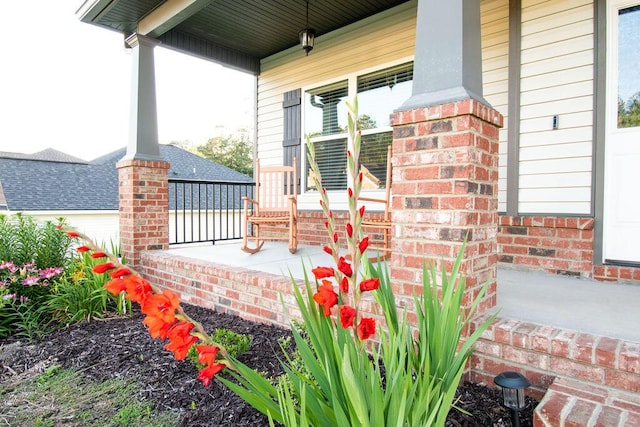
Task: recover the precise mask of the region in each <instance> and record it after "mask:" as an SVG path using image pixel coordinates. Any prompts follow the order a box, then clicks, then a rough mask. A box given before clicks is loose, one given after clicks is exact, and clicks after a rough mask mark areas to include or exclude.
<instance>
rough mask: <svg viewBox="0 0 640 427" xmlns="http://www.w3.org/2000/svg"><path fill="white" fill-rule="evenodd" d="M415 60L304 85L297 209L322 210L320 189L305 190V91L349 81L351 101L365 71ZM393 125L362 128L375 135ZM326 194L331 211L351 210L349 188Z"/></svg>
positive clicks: (372, 208) (372, 207)
mask: <svg viewBox="0 0 640 427" xmlns="http://www.w3.org/2000/svg"><path fill="white" fill-rule="evenodd" d="M413 60H414V57H413V56H408V57H404V58H401V59H398V60H395V61H392V62H388V63H385V64H379V65H376V66H372V67H368V68H363V69H361V70H358V71H356V72H353V73H349V74H343V75H341V76H336V77H334V78H332V79H326V80H322V81H318V82H314V83H313V84H309V85H306V86H303V87H302V88H301V89H302V92H301V95H302V98H303V99H302V102H301V104H302V105H301V107H302V108H301V110H302V111H301V120H302V126H301V132H302V134H301V135H300V138H301V139H300V140H301V141H302V143H301V150H300V152H301V153H302V154H301V156H302V159H303V161H302V162H301V163H300V188H301V191H300V195H299V196H298V209H299V210H321V208H320V195H319V194H318V191H315V190H313V191H306V190H305V188H307V173H306V168H305V165H306V160H307V139H306V137H305V134H304V132H305V129H304V123H305V122H306V120H305V114H306V111H305V110H306V102H305V100H304V96H305V93H306V92H307V91H308V90H312V89H315V88H318V87H322V86H326V85H329V84H332V83H336V82H339V81H341V80H347V85H348V94H349V95H348V96H349V99H350V100H352V99H353V98H354V96H355V95H356V94H357V90H358V76H362V75H365V74H369V73H373V72H375V71H379V70H384V69H385V68H391V67H394V66H396V65H401V64H405V63H407V62H412V61H413ZM392 130H393V128H392V127H391V126H387V127H382V128H377V129H375V131H373V130H369V129H368V130H366V131H363V132H362V134H363V135H367V134H373V133H380V132H388V131H392ZM343 137H346V134H334V135H330V136H327V137H326V138H327V139H335V138H343ZM327 194H328V196H329V204H330V208H331V210H334V211H345V210H348V209H349V203H348V200H347V191H346V190H331V191H327ZM363 194H366V195H367V197H373V198H383V197H385V189H384V188H382V189H379V190H366V191H363ZM364 205H365V206H366V209H367V211H369V212H382V211H383V210H384V207H383V206H380V204H379V203H371V204H366V203H364Z"/></svg>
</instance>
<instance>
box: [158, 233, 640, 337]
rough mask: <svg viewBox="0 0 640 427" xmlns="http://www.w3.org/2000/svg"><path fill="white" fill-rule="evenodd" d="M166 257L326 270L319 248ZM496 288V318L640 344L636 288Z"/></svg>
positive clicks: (579, 284) (503, 272) (224, 246)
mask: <svg viewBox="0 0 640 427" xmlns="http://www.w3.org/2000/svg"><path fill="white" fill-rule="evenodd" d="M169 252H170V253H174V254H176V255H180V256H184V257H188V258H193V259H199V260H209V261H214V262H216V263H220V264H224V265H229V266H238V267H244V268H248V269H252V270H256V271H261V272H267V273H272V274H282V275H286V276H288V275H289V272H290V273H291V274H292V275H293V277H294V278H298V279H300V278H303V277H304V273H303V264H304V265H305V266H307V271H309V272H310V270H311V268H313V267H315V266H318V265H322V266H331V265H332V259H331V257H329V255H327V254H326V253H324V252H323V251H322V248H321V247H319V246H303V245H300V246H299V247H298V252H297V253H296V254H295V255H292V254H290V253H289V251H288V249H287V245H286V243H283V242H267V243H265V245H264V247H263V248H262V250H261V251H260V252H258V253H257V254H254V255H250V254H247V253H245V252H243V251H241V250H240V243H239V242H237V241H233V242H221V243H220V242H219V243H216V244H215V245H189V246H173V247H172V248H171V249H169ZM497 283H498V305H497V308H498V309H500V314H499V315H500V317H501V318H506V319H515V320H520V321H526V322H530V323H536V324H541V325H547V326H555V327H559V328H565V329H571V330H574V331H578V332H585V333H590V334H594V335H601V336H606V337H610V338H618V339H623V340H629V341H635V342H640V286H637V285H630V284H618V283H605V282H598V281H595V280H587V279H580V278H574V277H566V276H556V275H552V274H549V273H545V272H538V271H520V270H512V269H505V268H498V276H497Z"/></svg>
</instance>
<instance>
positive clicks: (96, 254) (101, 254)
mask: <svg viewBox="0 0 640 427" xmlns="http://www.w3.org/2000/svg"><path fill="white" fill-rule="evenodd" d="M106 257H107V254H106V253H104V252H102V251H96V252H94V253H92V254H91V258H106Z"/></svg>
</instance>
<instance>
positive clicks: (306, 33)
mask: <svg viewBox="0 0 640 427" xmlns="http://www.w3.org/2000/svg"><path fill="white" fill-rule="evenodd" d="M298 35H299V36H300V44H301V45H302V49H303V50H304V52H305V53H306V54H307V56H309V52H311V49H313V39H314V38H315V36H316V32H315V31H314V30H313V28H309V0H307V20H306V28H305V29H304V30H301V31H300V32H299V33H298Z"/></svg>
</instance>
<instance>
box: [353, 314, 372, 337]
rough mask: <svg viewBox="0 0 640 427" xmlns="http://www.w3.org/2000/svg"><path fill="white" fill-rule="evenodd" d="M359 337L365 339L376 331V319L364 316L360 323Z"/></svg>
mask: <svg viewBox="0 0 640 427" xmlns="http://www.w3.org/2000/svg"><path fill="white" fill-rule="evenodd" d="M357 330H358V337H359V338H360V339H361V340H362V341H364V340H366V339H368V338H369V337H370V336H372V335H374V334H375V333H376V321H375V320H373V319H372V318H370V317H364V318H362V319H361V320H360V324H359V325H358V328H357Z"/></svg>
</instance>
